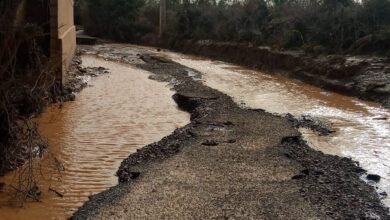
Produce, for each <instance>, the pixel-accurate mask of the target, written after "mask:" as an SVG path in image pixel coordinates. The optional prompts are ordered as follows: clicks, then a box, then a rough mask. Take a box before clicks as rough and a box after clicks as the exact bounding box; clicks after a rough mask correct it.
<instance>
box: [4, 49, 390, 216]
mask: <svg viewBox="0 0 390 220" xmlns="http://www.w3.org/2000/svg"><path fill="white" fill-rule="evenodd" d="M95 49H98V50H100V51H102V53H101V54H100V56H102V57H105V56H107V55H108V54H109V55H110V56H111V55H113V56H114V57H116V58H118V59H119V60H120V59H132V58H134V57H136V54H138V53H142V52H145V51H148V52H150V53H155V54H159V55H161V56H166V57H169V58H170V59H172V60H174V61H176V62H178V63H180V64H182V65H184V66H187V67H189V68H192V69H195V70H197V71H199V72H201V73H202V80H203V81H204V83H205V84H206V85H208V86H210V87H212V88H215V89H217V90H220V91H221V92H224V93H226V94H228V95H230V96H231V97H233V98H234V99H235V101H236V102H237V103H239V104H241V105H243V106H245V107H248V108H261V109H265V110H266V111H268V112H272V113H276V114H285V113H291V114H294V115H296V116H299V115H311V116H316V117H319V118H320V119H321V120H324V121H327V122H329V123H332V125H333V128H334V129H335V130H336V132H335V133H334V134H332V135H330V136H326V137H324V136H319V135H317V134H314V133H313V132H311V131H309V130H305V129H301V132H302V133H303V135H304V137H305V139H306V140H307V141H308V142H309V143H310V145H311V146H312V147H313V148H315V149H317V150H321V151H323V152H325V153H328V154H336V155H340V156H345V157H351V158H353V159H354V160H356V161H359V162H360V165H361V166H362V167H363V168H365V169H367V170H368V172H369V173H373V174H378V175H380V176H381V177H382V179H381V181H380V183H379V184H378V186H379V187H380V190H384V191H386V192H387V193H388V194H390V111H389V110H387V109H384V108H382V107H380V106H379V105H377V104H374V103H369V102H364V101H361V100H358V99H356V98H351V97H347V96H343V95H339V94H336V93H332V92H327V91H324V90H322V89H319V88H317V87H313V86H310V85H307V84H304V83H302V82H299V81H296V80H291V79H287V78H285V77H282V76H277V75H268V74H264V73H262V72H259V71H254V70H250V69H245V68H242V67H238V66H235V65H231V64H227V63H224V62H218V61H211V60H208V59H202V58H199V57H193V56H187V55H182V54H178V53H173V52H167V51H161V52H157V51H156V50H155V49H153V48H144V47H134V46H124V45H104V46H96V48H95ZM83 62H84V65H85V66H104V67H106V68H108V69H110V71H111V72H112V73H111V74H108V75H103V76H100V77H98V78H97V79H92V80H91V81H90V87H88V88H86V89H85V90H83V91H82V92H81V93H80V94H79V95H78V96H77V99H76V101H75V102H69V103H65V104H64V106H63V107H62V108H58V107H55V106H53V107H50V108H48V110H47V111H46V112H45V113H44V114H43V115H42V117H41V118H39V124H40V129H41V133H42V134H43V135H44V136H45V137H47V138H48V142H49V144H50V148H49V154H47V156H45V158H44V159H43V160H42V161H41V162H40V163H41V167H42V171H43V172H42V173H43V174H44V176H42V175H38V180H39V183H40V184H41V186H42V187H41V190H42V193H43V198H42V202H40V203H29V204H26V206H25V207H24V208H18V207H16V206H15V204H14V203H13V202H12V201H13V200H12V198H11V197H10V195H9V194H8V193H7V192H8V191H7V190H5V192H2V193H0V219H64V218H66V217H69V216H70V215H71V213H72V212H73V211H75V210H76V209H77V208H78V207H80V206H81V205H82V204H83V202H85V201H86V200H87V199H88V196H90V195H92V194H95V193H97V192H100V191H103V190H105V189H107V188H108V187H111V186H114V185H116V183H117V178H116V177H115V176H114V174H115V172H116V170H117V168H118V166H119V164H120V162H121V161H122V160H123V159H124V158H125V157H127V156H128V155H129V154H130V153H132V152H134V151H136V149H137V148H139V147H142V146H143V145H146V144H148V143H152V142H155V141H158V140H160V139H161V138H162V137H164V136H166V135H169V134H170V133H171V132H172V131H173V130H174V129H175V128H177V127H181V126H184V125H185V124H187V123H188V122H189V115H188V114H186V113H184V112H181V111H179V110H178V109H177V107H176V104H175V103H174V101H173V100H172V99H171V95H172V94H173V92H172V91H170V90H169V87H167V85H166V84H164V83H160V82H156V81H152V80H148V79H147V78H148V75H149V74H148V73H147V72H145V71H142V70H139V69H136V68H134V67H132V66H128V65H123V64H117V63H113V62H109V61H104V60H102V59H97V58H94V57H92V56H85V57H83ZM188 71H189V73H190V74H191V71H192V70H190V69H189V70H188ZM194 75H196V74H194ZM54 158H56V159H54ZM57 160H58V161H59V162H60V163H58V162H56V161H57ZM59 164H60V166H59ZM62 165H63V168H64V169H62ZM58 170H61V171H60V172H59V171H58ZM15 178H16V174H15V173H10V174H9V175H8V176H6V177H5V180H6V182H8V183H9V182H12V179H15ZM2 181H3V180H2ZM49 188H51V189H55V190H56V191H58V192H60V193H61V194H63V195H64V197H63V198H61V197H59V196H58V195H56V193H54V192H53V191H49V190H48V189H49ZM383 201H384V203H385V204H386V205H387V206H390V199H386V200H383Z"/></svg>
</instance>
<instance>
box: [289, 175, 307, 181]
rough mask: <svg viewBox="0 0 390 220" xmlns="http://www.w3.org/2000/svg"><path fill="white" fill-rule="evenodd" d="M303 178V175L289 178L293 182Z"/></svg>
mask: <svg viewBox="0 0 390 220" xmlns="http://www.w3.org/2000/svg"><path fill="white" fill-rule="evenodd" d="M303 178H305V175H303V174H298V175H295V176H293V177H291V179H293V180H300V179H303Z"/></svg>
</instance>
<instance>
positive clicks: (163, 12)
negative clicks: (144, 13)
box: [159, 0, 167, 38]
mask: <svg viewBox="0 0 390 220" xmlns="http://www.w3.org/2000/svg"><path fill="white" fill-rule="evenodd" d="M166 23H167V0H160V33H159V37H160V38H161V37H162V36H163V34H164V31H165V26H166Z"/></svg>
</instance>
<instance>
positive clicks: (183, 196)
mask: <svg viewBox="0 0 390 220" xmlns="http://www.w3.org/2000/svg"><path fill="white" fill-rule="evenodd" d="M140 55H141V56H140V57H141V58H142V60H143V62H145V63H144V64H137V66H138V67H139V68H142V69H145V70H147V71H150V72H152V73H154V74H155V76H154V77H152V78H153V79H156V80H162V81H169V82H170V83H171V84H172V85H174V90H175V91H176V94H175V95H174V96H173V98H174V99H175V101H176V102H177V104H178V105H179V107H180V108H182V109H183V110H185V111H188V112H190V113H191V123H190V124H188V125H187V126H185V127H183V128H180V129H177V130H176V131H175V132H174V133H173V134H172V135H170V136H168V137H166V138H164V139H162V140H161V141H159V142H157V143H154V144H151V145H148V146H146V147H144V148H142V149H140V150H138V151H137V153H135V154H132V155H130V156H129V157H128V158H127V159H126V160H124V161H123V162H122V164H121V166H120V169H119V171H118V172H117V175H118V177H119V180H120V182H121V184H119V185H118V186H116V187H113V188H111V189H109V190H107V191H105V192H103V193H100V194H98V195H95V196H92V197H91V199H90V201H88V202H87V203H86V204H85V205H84V206H83V207H82V208H81V209H79V211H77V212H76V213H75V214H74V216H73V218H74V219H135V218H146V217H147V218H150V219H154V218H155V219H161V218H166V219H172V218H176V219H229V218H233V219H329V218H331V219H379V218H380V219H390V216H389V215H388V210H387V209H386V208H384V207H383V206H382V205H381V202H380V200H379V198H378V195H377V194H376V192H375V189H374V188H373V187H372V186H369V185H367V184H366V183H365V182H364V181H363V180H361V179H360V176H361V174H363V173H364V170H363V169H361V168H359V167H358V165H357V164H356V163H355V162H353V161H352V160H350V159H345V158H341V157H338V156H328V155H325V154H323V153H321V152H318V151H315V150H313V149H311V148H309V147H308V146H307V145H306V143H305V142H303V141H302V140H301V138H300V136H299V132H298V131H297V130H296V128H295V127H294V123H292V122H291V121H289V120H288V119H287V118H283V117H279V116H275V115H272V114H270V113H266V112H264V111H261V110H251V109H242V108H240V107H239V106H238V105H237V104H236V103H235V102H234V101H233V100H232V99H231V98H230V97H228V96H227V95H225V94H223V93H221V92H219V91H216V90H214V89H211V88H209V87H207V86H205V85H203V84H202V83H201V82H199V81H197V80H194V78H193V77H191V76H189V75H191V74H189V72H188V68H187V67H183V66H181V65H179V64H177V63H173V62H171V61H169V60H167V59H164V58H160V57H153V56H148V55H143V54H140ZM106 58H107V57H106ZM135 58H136V56H134V57H133V58H132V59H135ZM122 61H123V60H122ZM191 72H192V73H193V72H196V71H191Z"/></svg>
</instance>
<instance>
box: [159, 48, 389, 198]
mask: <svg viewBox="0 0 390 220" xmlns="http://www.w3.org/2000/svg"><path fill="white" fill-rule="evenodd" d="M160 54H162V55H164V56H167V57H169V58H171V59H172V60H174V61H176V62H178V63H180V64H182V65H184V66H187V67H190V68H192V69H195V70H197V71H199V72H201V73H203V76H202V78H203V80H204V83H205V84H206V85H208V86H210V87H212V88H215V89H217V90H219V91H221V92H224V93H225V94H228V95H229V96H231V97H233V99H235V101H236V102H238V103H239V104H241V105H243V106H245V107H249V108H260V109H264V110H266V111H268V112H271V113H277V114H282V115H283V114H285V113H291V114H293V115H296V116H298V115H311V116H315V117H318V118H320V119H321V120H323V121H325V122H328V123H331V124H332V127H333V128H334V129H335V130H336V133H334V134H332V135H330V136H326V137H324V136H319V135H317V134H315V133H313V132H312V131H310V130H307V129H301V133H302V134H303V136H304V138H305V139H306V141H308V142H309V144H310V146H311V147H313V148H315V149H317V150H320V151H323V152H324V153H327V154H334V155H340V156H345V157H350V158H352V159H354V160H355V161H358V162H359V163H360V165H361V166H362V167H363V168H365V169H366V170H368V173H372V174H378V175H380V176H381V177H382V178H381V181H380V182H379V184H376V185H375V184H374V183H370V184H373V185H375V186H376V187H378V192H383V191H385V192H387V194H389V195H390V110H389V109H384V108H382V107H381V106H380V105H378V104H375V103H370V102H364V101H362V100H359V99H357V98H353V97H348V96H343V95H340V94H336V93H333V92H328V91H325V90H322V89H320V88H318V87H314V86H310V85H308V84H305V83H302V82H300V81H297V80H291V79H288V78H286V77H283V76H278V75H269V74H265V73H262V72H260V71H254V70H250V69H246V68H242V67H239V66H235V65H231V64H227V63H224V62H219V61H210V60H207V59H199V58H193V57H192V56H187V55H181V54H177V53H172V52H163V53H160ZM189 72H191V70H189ZM363 179H364V177H363ZM383 203H384V204H385V205H386V206H390V198H385V199H384V200H383Z"/></svg>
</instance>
